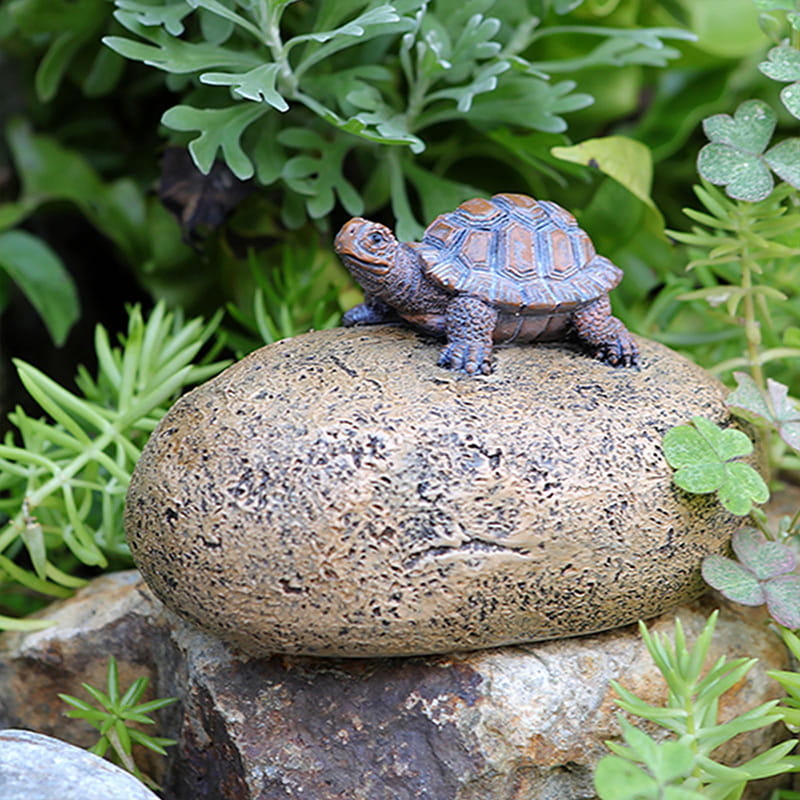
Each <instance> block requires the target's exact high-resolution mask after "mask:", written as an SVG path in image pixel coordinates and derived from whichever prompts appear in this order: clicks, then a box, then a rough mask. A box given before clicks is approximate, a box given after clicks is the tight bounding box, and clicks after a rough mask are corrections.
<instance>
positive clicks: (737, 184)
mask: <svg viewBox="0 0 800 800" xmlns="http://www.w3.org/2000/svg"><path fill="white" fill-rule="evenodd" d="M798 58H800V54H798ZM781 74H786V73H781ZM787 88H791V87H787ZM798 89H800V84H798ZM799 99H800V98H799ZM776 121H777V118H776V116H775V112H774V111H773V110H772V109H771V108H770V107H769V106H768V105H767V104H766V103H764V102H762V101H761V100H745V102H744V103H742V104H741V105H740V106H739V108H737V109H736V112H735V113H734V115H733V117H731V116H730V115H729V114H715V115H714V116H713V117H708V118H707V119H705V120H703V130H704V131H705V133H706V136H708V138H709V139H710V140H711V142H710V144H707V145H706V146H705V147H704V148H703V149H702V150H701V151H700V155H699V156H698V158H697V169H698V172H699V173H700V174H701V175H702V176H703V177H704V178H705V179H706V180H707V181H709V182H710V183H713V184H716V185H717V186H725V187H726V188H725V191H726V193H727V194H728V196H729V197H732V198H734V199H735V200H747V201H748V202H751V203H755V202H758V201H759V200H763V199H764V198H765V197H767V196H768V195H769V193H770V192H771V191H772V187H773V185H774V181H773V178H772V173H771V172H770V169H772V170H774V171H775V173H776V174H777V175H778V176H779V177H780V178H782V179H783V180H785V181H786V182H787V183H790V184H792V186H794V187H796V188H800V139H785V140H784V141H782V142H780V143H779V144H776V145H775V146H774V147H772V148H770V149H769V150H767V152H766V153H765V152H764V150H765V149H766V147H767V145H768V144H769V141H770V139H771V138H772V134H773V132H774V131H775V124H776Z"/></svg>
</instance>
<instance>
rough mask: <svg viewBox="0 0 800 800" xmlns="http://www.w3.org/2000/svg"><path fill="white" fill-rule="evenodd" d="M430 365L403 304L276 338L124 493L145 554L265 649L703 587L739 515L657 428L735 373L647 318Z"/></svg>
mask: <svg viewBox="0 0 800 800" xmlns="http://www.w3.org/2000/svg"><path fill="white" fill-rule="evenodd" d="M639 345H640V348H641V354H642V367H641V370H640V371H636V370H632V369H614V368H612V367H609V366H607V365H605V364H602V363H600V362H598V361H595V360H593V359H590V358H587V357H585V356H584V355H582V354H581V353H580V352H578V351H577V350H573V349H570V347H569V346H566V345H563V344H559V345H539V346H516V347H509V348H505V349H499V350H498V352H497V354H496V366H495V372H494V374H492V375H490V376H485V377H484V376H481V377H471V378H468V377H465V376H462V375H459V374H456V373H452V372H449V371H447V370H444V369H442V368H440V367H437V366H436V363H435V362H436V353H437V351H438V343H436V342H432V341H430V340H428V339H425V338H422V337H420V336H417V335H416V334H414V333H412V332H410V331H408V330H406V329H403V328H396V327H391V326H386V327H380V328H370V329H367V330H364V329H362V330H353V329H346V330H345V329H337V330H332V331H323V332H317V333H312V334H306V335H304V336H300V337H297V338H294V339H289V340H285V341H282V342H278V343H276V344H274V345H270V346H268V347H265V348H262V349H260V350H258V351H256V352H254V353H252V354H250V355H249V356H247V357H246V358H244V359H243V360H242V361H240V362H239V363H237V364H235V365H233V366H232V367H230V368H229V369H227V370H226V371H225V372H224V373H222V374H221V375H219V376H217V377H216V378H214V379H213V380H211V381H209V382H207V383H206V384H204V385H203V386H201V387H199V388H198V389H195V390H194V391H192V392H190V393H189V394H187V395H186V396H184V397H183V398H181V399H180V400H179V401H178V402H177V403H176V404H175V406H174V407H173V408H172V409H171V410H170V412H169V413H168V414H167V415H166V417H165V418H164V419H163V420H162V422H161V424H160V425H159V426H158V428H157V429H156V431H155V432H154V433H153V436H152V437H151V439H150V441H149V443H148V444H147V446H146V448H145V450H144V453H143V455H142V458H141V460H140V462H139V465H138V466H137V469H136V472H135V474H134V476H133V480H132V482H131V487H130V490H129V494H128V501H127V511H126V529H127V533H128V538H129V542H130V545H131V549H132V551H133V555H134V558H135V560H136V563H137V566H138V567H139V569H140V570H141V572H142V574H143V575H144V577H145V579H146V581H147V582H148V584H149V585H150V587H151V588H152V589H153V591H154V592H155V593H156V595H157V596H158V597H159V598H160V599H161V600H163V601H164V603H166V604H167V605H168V606H169V607H171V608H172V609H174V610H175V611H176V612H177V613H179V614H181V615H182V616H183V617H185V618H187V619H189V620H190V621H193V622H194V623H196V624H197V625H199V626H201V627H203V628H205V629H206V630H208V631H210V632H212V633H214V634H217V635H218V636H220V637H222V638H223V639H225V640H227V641H229V642H231V643H233V644H234V645H236V646H238V647H240V648H241V649H242V650H244V651H246V652H248V653H251V654H253V655H264V654H268V653H273V652H284V653H299V654H309V655H312V654H313V655H341V656H378V655H410V654H424V653H439V652H448V651H452V650H464V649H473V648H482V647H492V646H496V645H501V644H512V643H518V642H526V641H537V640H543V639H552V638H559V637H564V636H571V635H576V634H584V633H589V632H594V631H601V630H605V629H609V628H614V627H617V626H621V625H625V624H628V623H630V622H632V621H635V620H637V619H640V618H650V617H653V616H656V615H658V614H660V613H662V612H663V611H665V610H666V609H668V608H671V607H673V606H676V605H678V604H680V603H682V602H684V601H686V600H688V599H689V598H691V597H694V596H697V595H698V594H699V593H700V591H701V588H702V582H701V579H700V576H699V564H700V560H701V559H702V557H703V556H704V555H706V554H707V553H717V552H723V551H724V550H725V548H726V546H727V542H728V539H729V537H730V534H731V532H732V531H733V530H734V529H735V527H736V524H737V523H736V519H735V518H733V517H731V516H730V515H729V514H727V513H726V512H725V511H724V510H722V509H721V507H720V506H719V505H718V504H717V503H716V501H715V500H713V499H712V498H709V497H690V496H688V495H686V494H684V493H683V492H681V491H680V490H678V489H676V488H674V487H673V486H672V485H671V476H672V470H671V469H670V468H669V466H668V465H667V463H666V461H665V460H664V457H663V454H662V451H661V438H662V436H663V434H664V432H665V431H666V430H667V429H668V428H670V427H672V426H673V425H676V424H679V423H682V422H686V421H687V420H688V419H689V418H690V417H692V416H693V415H698V414H699V415H703V416H706V417H709V418H711V419H713V420H714V421H716V422H724V423H726V424H728V423H729V422H730V418H729V417H728V414H727V411H726V409H725V406H724V403H723V398H724V389H723V387H722V386H721V385H720V384H719V383H718V382H717V381H716V380H715V379H713V378H712V377H710V376H709V375H708V374H707V373H705V372H704V371H703V370H702V369H700V368H698V367H697V366H695V365H693V364H692V363H690V362H689V361H687V360H685V359H684V358H682V357H680V356H678V355H677V354H675V353H673V352H672V351H670V350H668V349H667V348H665V347H662V346H660V345H657V344H655V343H653V342H649V341H647V340H642V339H640V340H639Z"/></svg>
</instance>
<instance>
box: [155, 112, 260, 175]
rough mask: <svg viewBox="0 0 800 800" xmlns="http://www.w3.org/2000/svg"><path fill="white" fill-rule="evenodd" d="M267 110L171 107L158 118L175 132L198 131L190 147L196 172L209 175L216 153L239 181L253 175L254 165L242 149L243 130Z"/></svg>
mask: <svg viewBox="0 0 800 800" xmlns="http://www.w3.org/2000/svg"><path fill="white" fill-rule="evenodd" d="M267 110H268V107H266V106H263V105H257V104H255V103H240V104H238V105H235V106H228V107H227V108H193V107H192V106H173V107H172V108H170V109H169V110H167V111H166V112H165V113H164V115H163V116H162V117H161V122H162V123H164V125H166V126H167V127H168V128H173V129H174V130H177V131H200V136H199V137H197V138H196V139H193V140H192V141H191V142H190V144H189V152H190V153H191V154H192V158H193V159H194V162H195V164H196V165H197V168H198V169H199V170H200V171H201V172H202V173H203V174H204V175H208V173H209V172H210V171H211V167H212V166H213V165H214V160H215V158H216V155H217V151H218V150H220V149H221V150H222V155H223V157H224V159H225V163H226V164H227V165H228V167H230V170H231V172H233V174H234V175H235V176H236V177H237V178H239V180H247V179H248V178H251V177H252V176H253V173H254V171H255V170H254V168H253V162H252V161H250V158H249V157H248V156H247V154H246V153H245V152H244V149H243V148H242V145H241V141H240V140H241V138H242V134H243V133H244V131H245V129H246V128H247V127H248V126H250V125H251V124H252V123H253V122H255V121H256V120H257V119H259V117H261V116H263V115H264V114H265V113H266V112H267Z"/></svg>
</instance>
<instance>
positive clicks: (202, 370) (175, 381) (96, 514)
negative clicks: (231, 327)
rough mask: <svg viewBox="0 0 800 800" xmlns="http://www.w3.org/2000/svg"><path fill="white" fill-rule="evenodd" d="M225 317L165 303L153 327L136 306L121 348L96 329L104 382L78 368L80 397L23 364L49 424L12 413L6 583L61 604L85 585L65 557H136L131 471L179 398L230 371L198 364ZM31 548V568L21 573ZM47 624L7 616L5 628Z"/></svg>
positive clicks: (3, 535)
mask: <svg viewBox="0 0 800 800" xmlns="http://www.w3.org/2000/svg"><path fill="white" fill-rule="evenodd" d="M220 316H221V315H217V316H216V317H215V318H214V319H212V320H211V321H210V322H208V323H204V322H203V321H202V320H200V319H194V320H190V321H188V322H187V321H184V320H183V319H182V318H181V317H180V316H179V315H177V314H174V313H171V312H168V311H167V310H166V308H165V306H164V305H163V304H159V305H158V306H156V308H155V310H154V311H153V312H152V313H151V314H150V316H149V318H147V319H146V320H145V319H144V318H143V316H142V313H141V310H140V309H139V308H138V307H133V308H132V309H131V311H130V320H129V325H128V331H127V335H125V336H122V337H120V346H119V347H113V346H112V345H111V343H110V341H109V338H108V334H107V332H106V331H105V329H104V328H103V327H102V326H98V328H97V330H96V334H95V347H96V351H97V359H98V371H97V375H96V376H95V377H93V376H92V375H90V373H89V371H88V370H86V369H85V368H83V367H81V368H80V370H79V374H78V376H77V378H76V383H77V385H78V387H79V391H80V393H79V394H76V393H73V392H70V391H68V390H67V389H65V388H64V387H62V386H60V385H59V384H58V383H56V382H55V381H53V380H52V379H51V378H49V377H47V376H46V375H44V374H43V373H42V372H40V371H39V370H38V369H36V368H35V367H33V366H31V365H30V364H27V363H25V362H22V361H17V362H15V363H16V367H17V370H18V373H19V376H20V379H21V381H22V383H23V384H24V386H25V388H26V389H27V390H28V392H29V393H30V394H31V396H32V397H33V399H34V400H36V402H37V403H38V404H39V405H40V406H41V407H42V409H43V410H44V411H45V412H46V413H47V415H48V416H49V419H42V418H34V417H32V416H29V415H28V414H27V413H26V412H25V411H24V410H23V409H22V408H17V409H16V411H14V412H13V413H12V414H10V415H9V419H10V420H11V422H12V423H13V425H14V426H15V428H16V432H14V431H12V432H9V434H8V435H7V436H6V439H5V442H4V443H3V444H0V520H1V519H2V517H3V516H5V518H6V521H5V524H3V525H2V527H0V583H2V582H6V581H12V582H17V583H21V584H23V585H24V586H26V587H28V588H29V589H31V590H33V591H35V592H40V593H43V594H46V595H51V596H63V595H65V594H68V593H69V591H70V590H71V589H73V588H75V587H76V586H79V585H81V584H82V581H81V580H80V579H77V578H75V577H74V576H72V575H71V574H69V573H68V572H67V571H65V570H63V569H61V568H60V567H59V566H58V562H59V559H60V558H63V556H64V553H65V552H67V553H69V554H71V556H72V557H73V558H74V559H77V560H78V561H79V562H81V563H83V564H85V565H87V566H93V567H100V568H104V567H106V566H107V565H108V558H109V557H113V556H117V557H119V556H122V557H128V552H127V545H126V544H125V539H124V533H123V526H122V512H123V503H124V498H125V492H126V490H127V487H128V483H129V480H130V476H131V473H132V471H133V467H134V465H135V464H136V461H137V460H138V458H139V455H140V454H141V449H142V447H143V446H144V443H145V441H146V440H147V437H148V436H149V434H150V433H151V432H152V430H153V428H154V427H155V426H156V424H157V423H158V421H159V420H160V418H161V417H162V416H163V415H164V413H165V412H166V410H167V408H168V407H169V405H170V404H171V402H172V401H173V400H174V399H175V398H176V397H177V395H178V394H179V393H180V392H181V390H183V389H184V388H185V387H186V386H188V385H191V384H194V383H198V382H200V381H203V380H205V379H206V378H208V377H210V376H211V375H214V374H215V373H217V372H218V371H219V370H220V369H221V368H222V367H223V366H225V364H224V363H223V362H215V363H210V358H211V357H212V356H211V355H209V354H207V357H206V358H205V359H200V360H199V363H197V364H195V363H194V362H195V361H196V360H198V356H199V353H200V351H201V350H202V349H203V347H204V346H205V345H207V343H208V342H209V341H210V339H211V338H212V336H213V334H214V331H215V329H216V327H217V325H218V323H219V320H220ZM23 548H24V549H25V550H26V551H27V560H28V562H29V563H30V565H31V567H32V569H31V570H28V569H23V568H22V567H21V566H19V563H20V559H19V555H20V550H21V549H23ZM40 624H41V621H20V620H16V619H13V618H9V617H0V628H9V627H31V626H34V627H35V626H37V625H40Z"/></svg>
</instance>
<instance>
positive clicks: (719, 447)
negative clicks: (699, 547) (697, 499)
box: [662, 417, 769, 516]
mask: <svg viewBox="0 0 800 800" xmlns="http://www.w3.org/2000/svg"><path fill="white" fill-rule="evenodd" d="M662 446H663V449H664V456H665V458H666V459H667V461H668V463H669V465H670V466H671V467H673V468H674V469H675V470H676V472H675V475H674V476H673V479H672V480H673V482H674V483H675V485H676V486H678V487H680V488H681V489H683V490H684V491H687V492H691V493H692V494H709V493H711V492H716V493H717V497H718V499H719V501H720V502H721V503H722V505H723V506H725V508H727V509H728V511H730V512H731V513H732V514H738V515H740V516H744V515H745V514H748V513H749V512H750V509H751V508H752V507H753V503H765V502H766V501H767V500H768V499H769V489H768V488H767V485H766V484H765V483H764V480H763V478H762V477H761V476H760V475H759V474H758V473H757V472H756V471H755V470H754V469H753V467H751V466H750V465H749V464H745V463H743V462H742V461H739V460H738V459H740V458H741V457H743V456H746V455H749V454H750V453H752V452H753V443H752V442H751V441H750V439H749V437H748V436H747V434H745V433H743V432H742V431H738V430H722V429H721V428H719V427H718V426H717V425H715V424H714V423H713V422H711V421H710V420H707V419H704V418H703V417H693V418H692V424H691V425H678V426H676V427H674V428H672V429H670V430H669V431H667V433H666V435H665V436H664V440H663V444H662Z"/></svg>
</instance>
